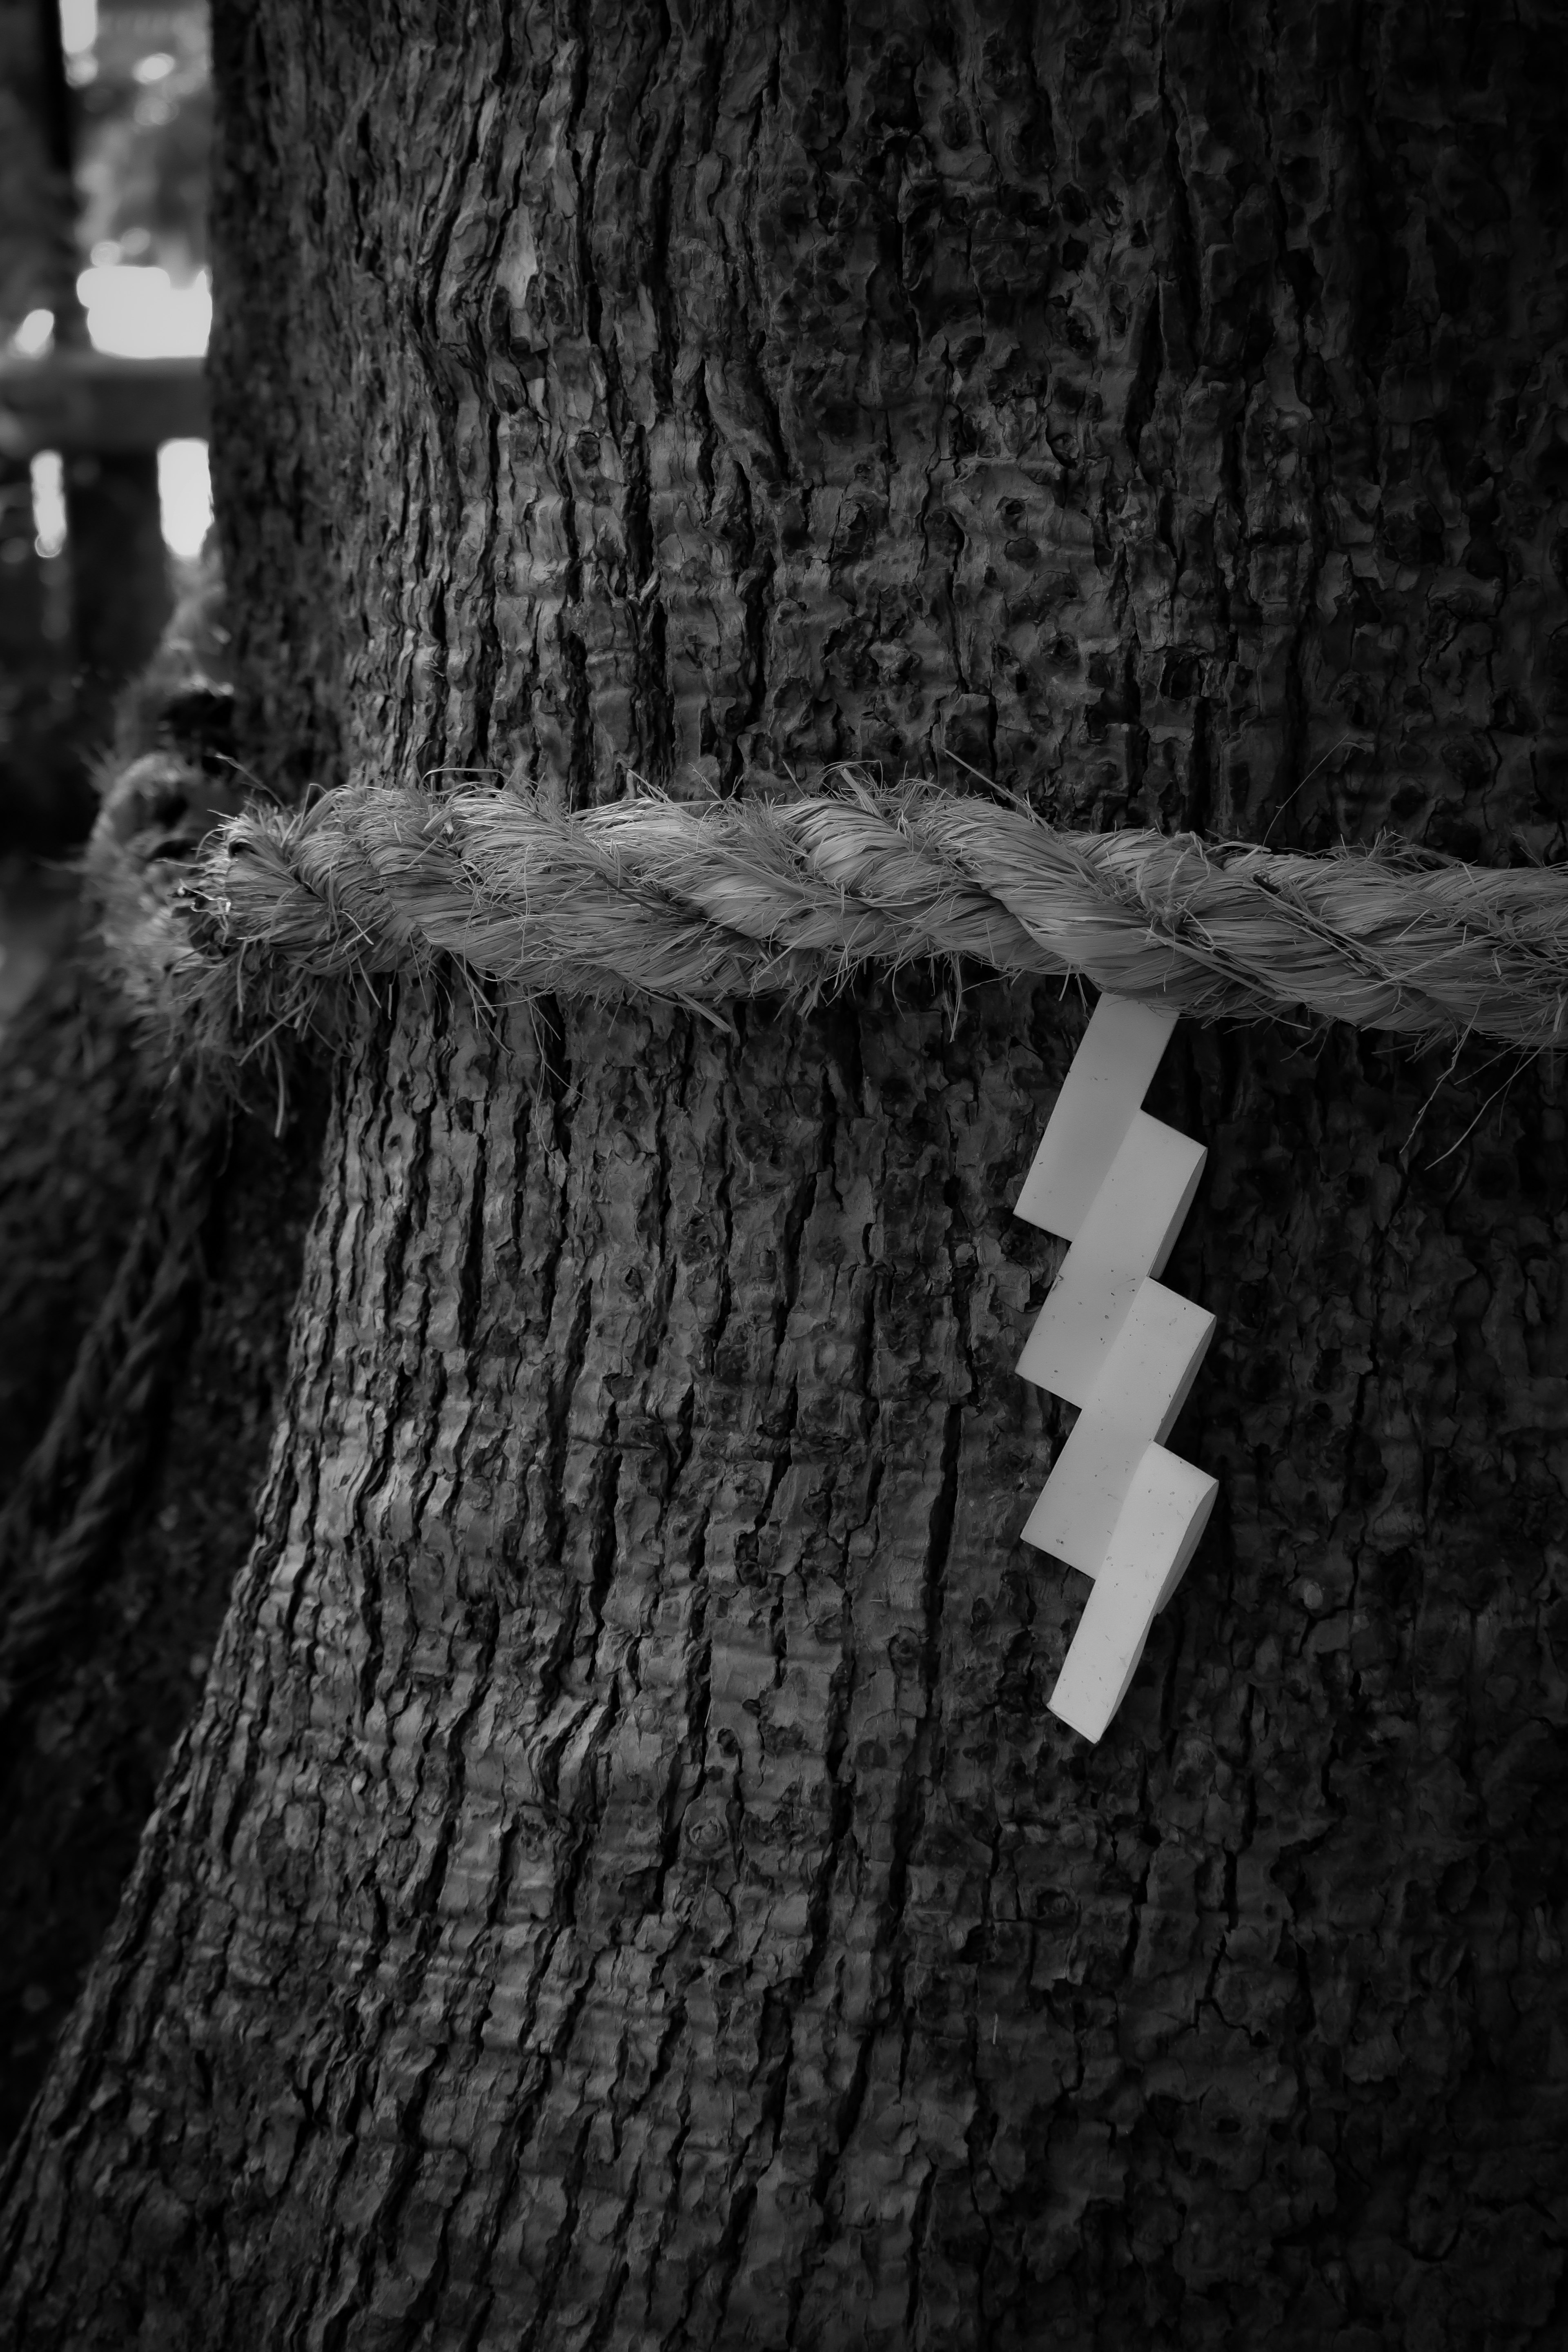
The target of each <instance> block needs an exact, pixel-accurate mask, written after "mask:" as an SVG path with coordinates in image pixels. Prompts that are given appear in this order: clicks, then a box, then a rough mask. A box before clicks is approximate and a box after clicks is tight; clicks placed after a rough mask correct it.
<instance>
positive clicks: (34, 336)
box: [11, 310, 55, 360]
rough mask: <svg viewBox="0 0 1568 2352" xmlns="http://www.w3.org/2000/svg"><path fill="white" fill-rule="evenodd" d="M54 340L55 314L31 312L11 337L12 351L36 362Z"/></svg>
mask: <svg viewBox="0 0 1568 2352" xmlns="http://www.w3.org/2000/svg"><path fill="white" fill-rule="evenodd" d="M54 340H55V314H54V312H53V311H52V310H29V311H28V313H27V315H26V318H25V319H24V320H23V321H22V323H21V325H20V326H19V327H18V328H17V329H16V332H15V333H14V334H13V336H12V337H11V349H12V350H13V351H14V352H20V353H21V355H22V357H23V358H24V359H25V360H36V359H37V358H39V357H40V356H41V355H42V353H43V352H47V350H48V348H49V345H50V344H51V343H52V342H53V341H54Z"/></svg>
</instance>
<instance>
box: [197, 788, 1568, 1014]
mask: <svg viewBox="0 0 1568 2352" xmlns="http://www.w3.org/2000/svg"><path fill="white" fill-rule="evenodd" d="M176 928H177V929H179V930H181V931H182V932H183V934H184V939H185V940H186V942H187V945H186V947H185V949H184V951H183V952H181V953H180V954H179V956H178V957H177V958H176V959H175V961H174V968H173V970H172V971H169V974H168V977H169V979H170V981H171V982H172V983H173V987H174V994H175V997H176V999H177V1001H178V1002H179V1003H181V1004H182V1006H183V1009H184V1012H185V1013H187V1014H189V1013H192V1012H193V1011H194V1012H195V1013H196V1014H197V1015H198V1019H199V1022H200V1026H201V1027H202V1029H203V1030H204V1031H205V1032H206V1033H207V1034H209V1036H211V1037H212V1038H214V1039H215V1040H216V1039H222V1038H224V1037H226V1036H227V1037H232V1036H233V1035H234V1034H237V1031H236V1024H237V1019H238V1022H239V1024H240V1025H241V1026H243V1027H245V1028H247V1029H253V1028H254V1026H255V1024H256V1021H257V1020H258V1018H259V1017H261V1016H262V1015H265V1018H266V1019H267V1020H268V1022H270V1023H272V1024H275V1025H278V1024H281V1025H292V1026H299V1027H303V1026H305V1025H307V1024H308V1023H309V1022H310V1020H311V1019H312V1018H313V1017H314V1015H315V1013H316V1012H317V1010H318V1009H319V1004H320V1001H321V997H322V994H323V992H326V991H328V990H330V989H331V987H332V986H333V985H334V984H337V983H341V982H345V981H349V982H353V981H359V982H369V983H371V984H373V985H374V982H375V981H376V980H377V979H378V978H380V977H382V976H384V975H388V974H392V973H407V974H412V975H415V976H420V975H429V974H431V973H433V972H434V971H436V970H437V968H438V967H439V964H440V962H441V961H442V959H445V958H452V959H454V960H456V961H457V962H458V964H459V965H461V966H464V967H466V968H467V969H468V971H470V972H473V973H475V974H479V975H483V976H484V978H485V979H487V980H489V981H493V982H500V983H502V984H503V985H505V986H507V987H509V988H510V989H511V990H513V991H515V992H517V993H518V994H520V995H532V994H538V993H544V992H553V993H556V994H571V995H575V994H587V995H593V996H599V997H622V996H629V995H646V996H650V997H656V998H663V999H666V1000H669V1001H673V1002H675V1003H681V1004H685V1005H688V1006H691V1007H695V1008H698V1009H703V1010H707V1009H710V1008H712V1007H715V1006H717V1005H719V1004H721V1003H723V1002H725V1001H726V1000H732V999H734V998H737V997H748V996H757V995H763V994H783V995H784V996H786V997H788V998H791V999H794V1000H795V1001H796V1002H799V1003H811V1002H814V1001H816V999H817V998H819V997H821V996H823V995H824V994H826V993H828V992H832V991H833V990H835V989H837V988H838V987H840V986H842V985H843V984H844V983H845V982H847V981H848V980H850V979H851V978H853V977H854V975H855V974H856V973H858V972H862V971H868V970H876V971H897V970H898V969H900V967H902V966H905V965H908V964H910V963H914V962H917V961H932V960H934V961H947V962H952V961H964V962H967V963H970V964H979V965H983V966H985V967H988V968H989V969H990V970H991V971H994V972H996V973H1000V974H1003V975H1005V976H1023V975H1029V974H1058V975H1067V974H1078V975H1081V976H1082V977H1083V978H1084V979H1086V980H1089V981H1092V982H1094V983H1095V985H1096V986H1097V987H1099V988H1101V989H1107V990H1111V991H1114V992H1116V993H1118V994H1120V995H1122V996H1129V997H1135V998H1141V999H1145V1000H1155V1001H1159V1002H1162V1003H1167V1004H1175V1005H1179V1006H1180V1008H1181V1009H1182V1011H1183V1012H1184V1013H1190V1014H1193V1015H1195V1016H1196V1017H1197V1018H1199V1019H1216V1018H1222V1017H1228V1018H1239V1019H1248V1020H1259V1019H1276V1018H1280V1017H1289V1016H1294V1017H1296V1018H1300V1016H1301V1015H1302V1014H1303V1013H1305V1014H1306V1015H1308V1016H1310V1018H1312V1019H1314V1020H1317V1021H1344V1022H1348V1023H1351V1024H1353V1025H1355V1026H1356V1027H1359V1028H1367V1029H1382V1030H1393V1031H1396V1032H1400V1033H1403V1034H1406V1035H1409V1036H1411V1037H1414V1038H1417V1039H1420V1040H1423V1041H1432V1040H1436V1039H1440V1038H1450V1039H1451V1038H1454V1037H1456V1036H1459V1037H1462V1036H1465V1035H1468V1034H1471V1033H1474V1034H1476V1035H1478V1036H1480V1037H1487V1038H1491V1039H1494V1040H1499V1041H1501V1042H1502V1043H1505V1044H1507V1045H1515V1046H1519V1047H1521V1048H1524V1049H1526V1050H1531V1051H1541V1050H1543V1049H1546V1048H1550V1047H1552V1046H1555V1045H1558V1044H1559V1043H1560V1042H1561V1040H1562V1037H1563V1022H1564V1004H1565V1002H1568V876H1565V875H1564V874H1563V873H1562V872H1560V871H1557V870H1553V869H1550V868H1542V867H1523V868H1518V869H1515V868H1508V869H1488V868H1478V867H1475V866H1465V865H1461V864H1458V863H1455V862H1452V861H1448V860H1444V859H1439V858H1436V857H1435V856H1432V855H1430V854H1429V853H1426V852H1420V851H1415V850H1411V849H1410V848H1408V847H1406V846H1405V845H1403V844H1401V845H1388V844H1386V843H1384V844H1382V845H1379V846H1378V847H1377V848H1375V849H1373V850H1362V849H1340V850H1335V851H1331V852H1330V853H1328V854H1327V855H1323V856H1308V855H1304V854H1300V853H1298V852H1293V851H1287V852H1270V851H1268V850H1267V849H1261V848H1257V847H1252V846H1249V845H1245V844H1213V843H1205V842H1204V841H1202V840H1200V839H1199V838H1198V837H1197V836H1195V835H1191V834H1185V835H1163V834H1157V833H1151V832H1125V833H1107V834H1081V833H1063V832H1058V831H1057V830H1055V829H1054V828H1053V827H1052V826H1050V825H1048V824H1043V823H1041V822H1040V821H1039V820H1038V819H1037V818H1035V817H1032V816H1030V815H1028V814H1025V813H1024V812H1022V811H1020V810H1017V809H1015V808H1009V807H998V806H997V805H995V804H994V803H991V802H988V801H985V800H984V799H980V798H961V797H956V796H954V795H952V794H950V793H942V792H940V791H937V790H935V789H934V788H932V787H930V786H926V785H909V786H904V787H901V788H900V789H898V790H894V791H889V790H885V789H881V788H879V787H875V786H872V785H870V784H868V783H867V782H864V781H863V780H861V779H860V778H858V777H857V776H855V775H854V774H852V773H851V774H850V775H848V776H847V778H846V780H845V782H844V785H843V789H842V790H840V791H837V792H835V793H832V794H830V795H818V796H815V797H807V798H802V799H799V800H792V801H791V800H749V801H748V800H740V801H728V802H719V803H680V802H674V801H669V800H666V799H664V798H662V797H658V796H656V795H652V794H644V793H639V794H638V795H637V796H636V797H634V798H632V799H629V800H626V801H622V802H618V803H614V804H613V805H611V806H608V807H604V808H598V809H593V810H590V811H587V812H586V813H584V814H576V815H569V814H563V813H560V812H558V811H556V810H553V809H552V808H550V807H548V806H546V805H545V804H544V803H542V802H541V801H539V800H537V799H534V798H531V797H528V796H524V795H520V794H518V793H511V792H480V791H475V790H472V789H468V790H458V791H456V792H447V793H426V792H420V791H410V790H405V789H395V788H383V787H374V786H350V787H346V788H344V789H342V790H340V791H337V792H333V793H326V794H323V795H322V796H321V798H320V799H318V800H317V802H316V803H315V804H314V805H313V806H312V807H310V809H308V810H306V811H305V812H304V813H302V814H286V813H282V812H279V811H275V810H271V809H268V808H263V807H252V808H250V809H248V810H247V811H246V812H245V813H244V814H241V815H240V816H238V817H237V818H235V819H233V820H231V821H230V822H229V823H227V824H225V825H224V826H222V827H221V828H220V829H219V830H218V831H217V832H216V833H215V834H214V835H212V836H211V838H210V840H209V843H208V845H207V846H206V848H205V850H204V852H203V853H202V855H201V856H200V857H199V858H198V859H197V861H196V862H195V866H193V867H191V868H188V869H187V878H186V880H185V883H184V887H183V889H182V892H181V894H180V905H179V921H178V923H177V926H176ZM187 1034H188V1033H187Z"/></svg>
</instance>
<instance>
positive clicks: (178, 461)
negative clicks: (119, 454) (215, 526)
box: [158, 441, 213, 557]
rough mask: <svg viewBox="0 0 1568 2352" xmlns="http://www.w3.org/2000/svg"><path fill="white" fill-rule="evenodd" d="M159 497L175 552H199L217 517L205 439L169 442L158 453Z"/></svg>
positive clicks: (166, 538) (165, 531)
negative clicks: (214, 514)
mask: <svg viewBox="0 0 1568 2352" xmlns="http://www.w3.org/2000/svg"><path fill="white" fill-rule="evenodd" d="M158 500H159V504H160V505H161V507H162V508H163V539H164V541H165V543H166V545H167V547H168V550H169V552H170V554H171V555H181V556H185V557H190V556H195V555H199V554H200V553H201V551H202V541H203V540H204V539H205V537H206V535H207V525H208V524H209V523H210V522H211V520H212V519H213V496H212V479H211V477H210V476H209V474H208V472H207V445H206V443H205V441H165V442H164V444H163V447H162V448H161V449H160V450H159V452H158Z"/></svg>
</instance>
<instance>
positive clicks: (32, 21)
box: [0, 0, 212, 1029]
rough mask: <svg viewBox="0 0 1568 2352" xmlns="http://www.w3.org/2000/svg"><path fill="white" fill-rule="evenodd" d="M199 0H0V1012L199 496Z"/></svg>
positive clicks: (206, 293)
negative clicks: (195, 1) (127, 0)
mask: <svg viewBox="0 0 1568 2352" xmlns="http://www.w3.org/2000/svg"><path fill="white" fill-rule="evenodd" d="M211 120H212V102H211V85H210V77H209V70H208V46H207V16H206V9H205V5H191V0H179V5H163V6H145V5H138V6H130V5H119V0H0V1029H3V1027H4V1025H5V1024H6V1023H7V1022H8V1021H9V1020H11V1019H12V1018H14V1016H15V1013H16V1010H17V1009H18V1007H19V1005H20V1004H21V1003H22V1002H24V1001H25V999H26V995H27V994H28V993H29V992H30V991H31V990H32V988H34V987H35V986H36V985H37V981H38V979H39V978H40V977H41V975H42V973H43V972H44V971H46V970H47V968H48V964H49V961H50V960H51V958H52V957H53V955H54V954H55V953H56V952H57V951H58V944H59V942H60V941H61V940H63V939H64V938H65V937H66V936H67V935H68V930H69V928H70V922H71V906H72V899H73V896H74V885H73V881H72V873H71V866H70V860H71V857H72V854H73V852H74V851H75V850H76V848H77V847H78V846H79V845H80V843H81V842H82V840H83V839H84V838H85V836H86V834H87V832H88V829H89V826H90V824H91V822H92V817H93V813H94V809H95V807H96V795H95V793H94V791H93V788H92V782H91V778H92V773H93V766H94V762H95V760H97V759H99V758H100V757H101V756H102V754H103V753H104V752H105V751H107V749H108V748H109V745H110V739H111V736H112V732H113V707H114V698H115V695H116V693H117V691H118V689H119V688H120V687H121V685H122V684H123V683H124V681H125V680H126V678H128V677H131V676H132V675H133V674H134V673H135V672H136V671H137V670H138V669H139V668H141V667H142V664H143V663H144V662H145V661H146V660H147V659H148V657H149V656H150V655H151V654H152V652H153V647H154V646H155V645H156V643H157V640H158V636H159V634H160V632H161V630H162V628H163V624H164V622H165V620H166V619H167V617H168V615H169V613H170V611H171V610H172V608H173V605H174V602H175V600H176V599H177V598H178V596H179V594H180V593H181V590H182V588H183V587H184V586H185V585H186V584H187V583H188V581H189V577H190V575H191V573H192V572H193V570H194V567H195V562H196V560H197V558H198V556H199V554H200V552H201V549H202V544H203V541H204V539H205V534H206V531H207V528H208V525H209V523H210V520H211V507H210V500H209V494H208V486H207V462H206V439H205V433H206V402H205V385H204V380H203V359H204V354H205V349H206V340H207V329H208V324H209V321H210V318H211V311H212V301H211V292H210V281H209V278H208V268H207V247H206V235H205V212H206V175H207V151H208V142H209V137H210V131H211Z"/></svg>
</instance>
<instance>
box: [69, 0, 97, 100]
mask: <svg viewBox="0 0 1568 2352" xmlns="http://www.w3.org/2000/svg"><path fill="white" fill-rule="evenodd" d="M97 46H98V0H60V47H61V48H62V49H63V50H64V51H65V58H66V79H67V80H68V82H69V83H70V84H71V86H72V88H73V89H81V88H82V87H83V85H84V84H85V83H87V82H89V81H91V80H92V79H93V77H94V76H95V75H96V73H97V71H98V59H97V58H95V57H94V55H93V51H94V49H95V48H96V47H97Z"/></svg>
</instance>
